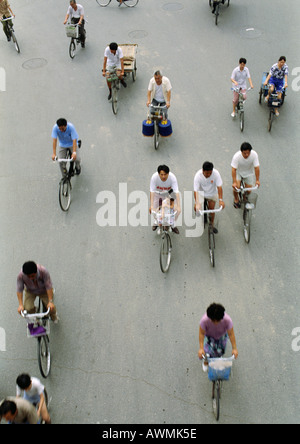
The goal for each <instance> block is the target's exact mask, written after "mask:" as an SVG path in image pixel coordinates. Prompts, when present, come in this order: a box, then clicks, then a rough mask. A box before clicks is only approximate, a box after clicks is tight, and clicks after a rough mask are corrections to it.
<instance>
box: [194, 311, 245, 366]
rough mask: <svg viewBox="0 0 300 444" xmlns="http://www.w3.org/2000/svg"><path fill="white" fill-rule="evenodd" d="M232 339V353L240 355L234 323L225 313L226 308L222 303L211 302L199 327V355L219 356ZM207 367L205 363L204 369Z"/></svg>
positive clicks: (201, 356)
mask: <svg viewBox="0 0 300 444" xmlns="http://www.w3.org/2000/svg"><path fill="white" fill-rule="evenodd" d="M228 337H229V339H230V342H231V345H232V354H233V355H234V357H235V358H237V357H238V351H237V347H236V340H235V334H234V330H233V323H232V320H231V318H230V316H228V314H227V313H225V308H224V307H223V306H222V305H220V304H215V303H213V304H211V305H210V306H209V307H208V309H207V311H206V314H205V315H204V316H203V317H202V319H201V321H200V327H199V344H200V348H199V351H198V356H199V358H200V359H203V355H205V354H208V355H209V356H210V357H211V358H219V357H221V356H223V355H224V354H225V349H226V345H227V341H228ZM205 367H206V369H207V363H204V366H203V369H204V370H205Z"/></svg>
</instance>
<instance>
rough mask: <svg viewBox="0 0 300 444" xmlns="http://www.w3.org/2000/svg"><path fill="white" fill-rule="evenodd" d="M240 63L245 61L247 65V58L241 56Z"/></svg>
mask: <svg viewBox="0 0 300 444" xmlns="http://www.w3.org/2000/svg"><path fill="white" fill-rule="evenodd" d="M239 63H245V65H246V63H247V60H246V59H245V58H244V57H241V58H240V60H239Z"/></svg>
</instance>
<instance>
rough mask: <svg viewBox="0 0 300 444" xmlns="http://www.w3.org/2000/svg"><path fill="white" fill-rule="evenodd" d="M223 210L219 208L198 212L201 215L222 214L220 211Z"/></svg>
mask: <svg viewBox="0 0 300 444" xmlns="http://www.w3.org/2000/svg"><path fill="white" fill-rule="evenodd" d="M222 210H223V207H220V208H217V209H216V210H198V211H199V213H200V214H201V216H202V214H209V213H220V211H222Z"/></svg>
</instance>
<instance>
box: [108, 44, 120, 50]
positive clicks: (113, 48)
mask: <svg viewBox="0 0 300 444" xmlns="http://www.w3.org/2000/svg"><path fill="white" fill-rule="evenodd" d="M109 49H112V50H113V51H116V50H117V49H118V44H117V43H116V42H112V43H110V45H109Z"/></svg>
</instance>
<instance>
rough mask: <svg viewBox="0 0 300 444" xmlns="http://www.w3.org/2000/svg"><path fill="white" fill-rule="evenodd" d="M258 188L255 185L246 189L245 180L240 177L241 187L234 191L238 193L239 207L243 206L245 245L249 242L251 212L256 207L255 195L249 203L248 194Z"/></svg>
mask: <svg viewBox="0 0 300 444" xmlns="http://www.w3.org/2000/svg"><path fill="white" fill-rule="evenodd" d="M257 188H258V186H257V185H255V186H254V187H249V188H248V187H246V183H245V179H244V178H243V177H242V179H241V187H240V188H236V187H235V190H236V191H237V192H238V193H239V206H240V207H241V206H242V205H243V206H244V209H243V233H244V238H245V241H246V242H247V244H249V242H250V224H251V216H252V210H254V208H255V206H256V200H257V194H256V195H255V197H254V198H253V200H254V202H249V200H248V197H249V192H250V191H254V190H257Z"/></svg>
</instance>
